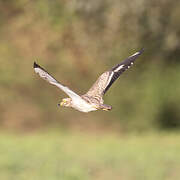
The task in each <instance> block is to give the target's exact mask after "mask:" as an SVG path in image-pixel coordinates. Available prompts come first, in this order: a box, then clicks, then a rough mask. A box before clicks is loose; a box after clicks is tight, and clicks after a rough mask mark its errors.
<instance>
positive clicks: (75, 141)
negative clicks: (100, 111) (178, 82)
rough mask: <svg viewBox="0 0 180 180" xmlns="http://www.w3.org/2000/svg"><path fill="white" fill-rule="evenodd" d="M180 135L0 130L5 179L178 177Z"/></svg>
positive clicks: (0, 169) (0, 172)
mask: <svg viewBox="0 0 180 180" xmlns="http://www.w3.org/2000/svg"><path fill="white" fill-rule="evenodd" d="M179 138H180V135H179V134H160V135H158V134H151V135H143V134H142V135H128V136H126V135H118V136H117V135H111V134H106V135H98V136H96V135H92V134H91V135H87V134H84V133H83V134H81V133H67V132H66V133H41V134H34V135H25V136H23V135H9V134H3V133H1V134H0V179H2V180H12V179H13V180H92V179H93V180H110V179H113V180H145V179H146V180H179V179H180V173H179V169H180V154H179V152H180V141H179Z"/></svg>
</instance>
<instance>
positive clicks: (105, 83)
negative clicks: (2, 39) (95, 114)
mask: <svg viewBox="0 0 180 180" xmlns="http://www.w3.org/2000/svg"><path fill="white" fill-rule="evenodd" d="M142 52H143V49H142V50H140V51H138V52H136V53H134V54H133V55H131V56H129V57H128V58H127V59H125V60H124V61H123V62H121V63H120V64H117V65H116V66H114V67H113V68H112V69H111V70H109V71H106V72H104V73H103V74H101V76H100V77H99V78H98V79H97V81H96V82H95V83H94V84H93V86H92V87H91V88H90V89H89V90H88V92H87V93H86V94H84V95H78V94H76V93H75V92H74V91H72V90H71V89H69V88H68V87H67V86H64V85H63V84H61V83H60V82H58V81H57V80H56V79H55V78H54V77H53V76H51V75H50V74H49V73H48V72H47V71H46V70H45V69H44V68H42V67H41V66H40V65H38V64H37V63H36V62H34V66H33V68H34V71H35V72H36V73H37V74H39V76H40V77H41V78H42V79H44V80H46V81H47V82H49V83H50V84H52V85H55V86H57V87H58V88H60V89H61V90H62V91H64V92H65V93H66V94H67V95H68V96H69V98H64V99H62V101H61V103H60V104H58V105H60V106H64V107H72V108H74V109H76V110H79V111H81V112H90V111H96V110H105V111H109V110H111V109H112V107H111V106H110V105H106V104H104V100H103V96H104V95H105V93H106V92H107V90H108V89H109V88H110V87H111V85H112V84H113V83H114V81H115V80H116V79H117V78H118V77H119V76H120V75H121V74H122V73H123V72H124V71H126V70H127V69H128V68H130V67H131V66H132V65H133V64H134V61H135V60H136V58H137V57H138V56H139V55H140V54H141V53H142Z"/></svg>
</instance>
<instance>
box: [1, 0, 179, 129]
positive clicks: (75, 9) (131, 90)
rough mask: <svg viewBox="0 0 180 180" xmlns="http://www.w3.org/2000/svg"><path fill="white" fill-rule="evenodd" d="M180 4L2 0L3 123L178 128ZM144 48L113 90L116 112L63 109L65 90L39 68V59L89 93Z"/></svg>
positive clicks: (6, 125)
mask: <svg viewBox="0 0 180 180" xmlns="http://www.w3.org/2000/svg"><path fill="white" fill-rule="evenodd" d="M178 4H179V2H177V1H176V0H173V1H171V2H170V1H168V0H166V1H164V0H160V1H158V2H157V1H155V0H152V1H146V0H141V1H139V0H135V1H133V3H132V2H131V1H130V0H126V1H125V0H123V1H118V0H113V1H111V0H105V1H102V0H89V1H83V0H77V1H60V0H53V1H50V0H37V1H28V0H17V1H3V0H0V10H1V17H0V24H1V26H0V33H1V37H0V55H1V58H0V63H1V66H0V72H1V76H0V83H1V86H0V93H1V96H0V108H1V110H2V112H1V113H0V123H1V126H2V127H3V128H12V129H30V130H31V129H34V128H40V127H47V126H57V125H58V126H63V127H70V126H73V127H74V126H75V124H78V125H79V127H81V126H82V127H85V128H89V125H90V124H93V123H96V125H97V126H98V127H99V126H100V127H101V126H102V127H103V128H104V129H106V128H109V127H110V128H111V127H112V128H114V127H117V129H118V131H129V130H138V131H143V130H152V129H178V128H179V127H180V121H179V118H180V109H179V102H180V95H179V92H180V85H179V79H180V63H179V57H180V54H179V52H180V51H179V44H180V42H179V40H180V37H179V36H180V33H179V32H180V25H179V16H180V14H179V12H180V9H179V7H180V6H178ZM142 47H144V48H145V51H144V54H142V56H141V57H140V58H139V59H138V60H137V63H135V65H134V67H133V68H131V69H130V70H128V71H127V72H126V73H124V74H123V75H122V76H121V77H120V80H118V81H117V82H116V83H115V84H114V85H113V87H112V88H111V89H110V90H109V92H108V93H107V95H106V96H105V100H106V103H107V104H111V105H112V106H113V108H114V109H113V110H112V112H109V113H106V112H95V113H90V114H82V113H79V112H76V111H74V110H70V109H62V108H60V109H58V108H57V107H56V104H57V103H58V102H59V101H60V99H61V98H63V97H64V94H63V92H60V91H59V90H57V89H55V88H53V87H50V86H49V85H48V84H46V83H45V82H44V81H42V80H40V79H39V78H38V77H37V76H36V75H35V74H34V72H33V69H32V64H33V61H34V60H37V59H38V63H40V64H41V65H42V66H44V67H45V68H46V69H48V71H49V72H51V73H52V74H54V76H55V77H57V79H58V80H59V81H60V82H62V83H63V84H67V85H68V86H70V87H71V88H72V89H74V90H75V91H77V92H78V93H80V94H83V93H85V92H86V90H87V89H88V88H89V87H90V86H91V85H92V83H93V82H94V81H95V79H96V78H97V77H98V75H100V74H101V73H102V72H103V71H105V70H108V69H110V68H111V67H112V66H113V65H115V64H116V63H119V62H121V60H123V59H124V58H126V57H127V56H129V55H131V54H133V53H134V52H135V51H137V50H139V49H140V48H142ZM81 89H82V91H80V90H81ZM59 96H60V97H59ZM75 122H77V123H75ZM78 125H76V126H78ZM79 127H78V128H79Z"/></svg>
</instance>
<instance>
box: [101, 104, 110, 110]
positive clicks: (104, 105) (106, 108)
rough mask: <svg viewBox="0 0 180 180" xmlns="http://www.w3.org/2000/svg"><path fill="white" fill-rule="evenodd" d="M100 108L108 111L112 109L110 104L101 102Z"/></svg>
mask: <svg viewBox="0 0 180 180" xmlns="http://www.w3.org/2000/svg"><path fill="white" fill-rule="evenodd" d="M100 109H102V110H104V111H110V110H111V109H112V106H110V105H107V104H101V106H100Z"/></svg>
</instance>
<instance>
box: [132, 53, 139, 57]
mask: <svg viewBox="0 0 180 180" xmlns="http://www.w3.org/2000/svg"><path fill="white" fill-rule="evenodd" d="M138 54H139V52H136V53H134V54H133V55H131V56H130V57H133V56H136V55H138Z"/></svg>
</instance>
